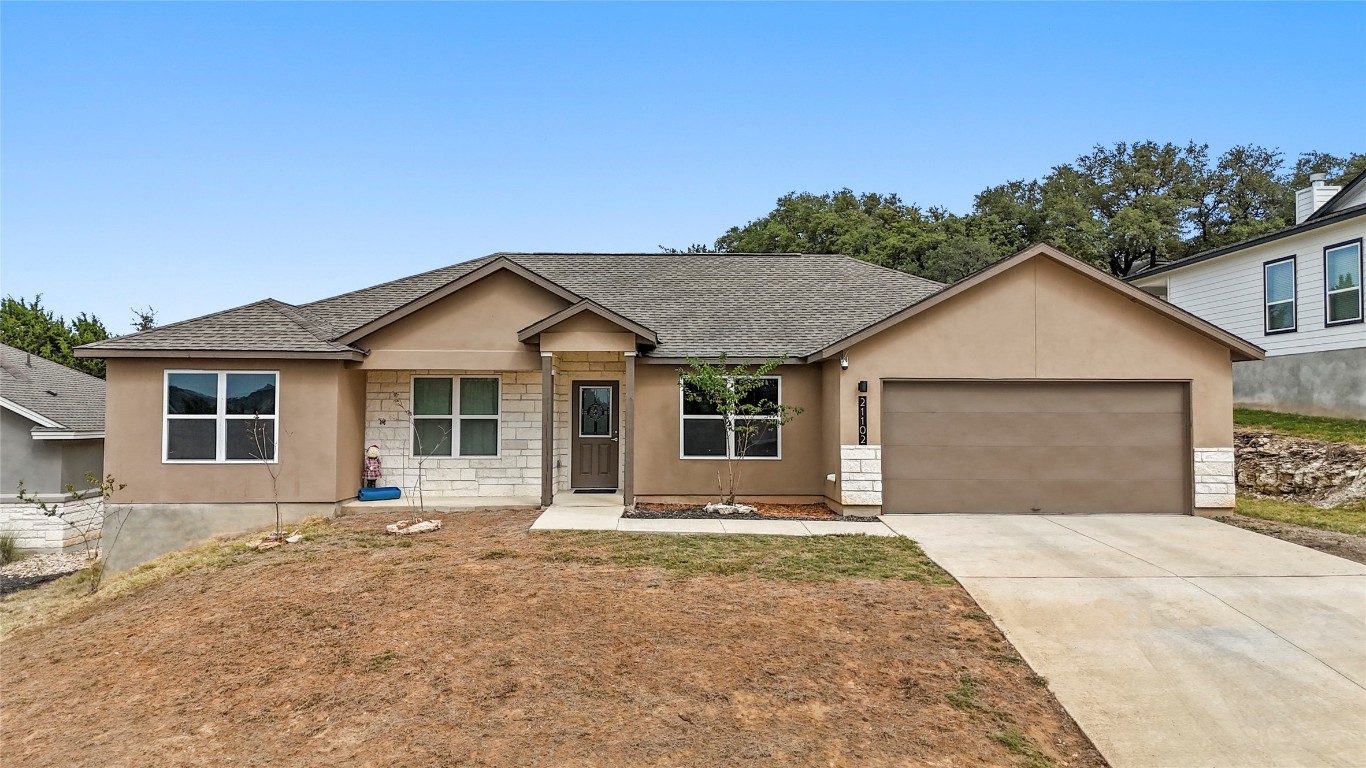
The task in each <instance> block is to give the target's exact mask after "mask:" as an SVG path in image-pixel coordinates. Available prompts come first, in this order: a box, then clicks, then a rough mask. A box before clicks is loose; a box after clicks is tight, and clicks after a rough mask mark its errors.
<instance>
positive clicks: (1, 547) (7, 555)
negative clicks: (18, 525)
mask: <svg viewBox="0 0 1366 768" xmlns="http://www.w3.org/2000/svg"><path fill="white" fill-rule="evenodd" d="M18 559H19V537H18V536H15V535H14V534H12V533H10V532H8V531H5V532H4V533H0V565H9V564H10V563H12V562H14V561H15V560H18Z"/></svg>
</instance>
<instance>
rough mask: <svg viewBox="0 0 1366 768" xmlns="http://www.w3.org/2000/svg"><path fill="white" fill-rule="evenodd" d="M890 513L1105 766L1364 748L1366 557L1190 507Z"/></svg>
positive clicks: (1364, 753) (1244, 761) (1275, 760)
mask: <svg viewBox="0 0 1366 768" xmlns="http://www.w3.org/2000/svg"><path fill="white" fill-rule="evenodd" d="M883 520H884V521H885V522H886V523H887V525H888V526H890V527H891V528H892V530H894V531H896V532H898V533H901V534H903V535H905V536H908V537H910V538H912V539H915V540H916V541H918V542H919V543H920V544H921V546H922V547H924V549H925V552H926V553H927V554H929V556H930V557H931V558H933V559H934V560H935V562H937V563H939V564H940V565H941V566H943V567H944V568H945V569H946V570H948V571H949V572H950V573H952V574H953V575H954V576H955V577H957V579H958V580H959V581H960V582H961V583H962V584H963V586H964V587H966V588H967V590H968V591H969V592H970V593H972V596H973V597H974V598H976V599H977V602H978V603H979V604H981V606H982V608H983V609H984V610H986V612H987V613H989V614H990V615H991V616H992V618H994V619H995V620H996V623H997V624H998V625H999V626H1000V627H1001V629H1002V630H1003V631H1004V632H1005V634H1006V635H1007V637H1009V638H1010V640H1011V642H1012V643H1014V644H1015V647H1016V648H1018V649H1019V651H1020V653H1021V654H1023V655H1024V657H1025V659H1026V660H1027V661H1028V662H1029V664H1030V665H1031V666H1032V667H1033V668H1034V670H1035V671H1036V672H1038V673H1039V674H1041V675H1043V676H1045V677H1047V678H1048V681H1049V687H1050V688H1051V689H1052V690H1053V692H1054V694H1056V695H1057V697H1058V699H1059V701H1061V702H1062V704H1063V706H1065V707H1066V708H1067V711H1068V712H1070V713H1071V714H1072V717H1073V718H1075V719H1076V721H1077V723H1078V724H1080V725H1081V727H1082V729H1083V730H1085V731H1086V733H1087V735H1088V736H1090V737H1091V740H1092V741H1094V742H1095V744H1096V746H1097V747H1098V748H1099V749H1100V751H1101V753H1103V754H1104V755H1105V756H1106V758H1108V759H1109V760H1110V763H1111V765H1112V766H1114V768H1133V767H1136V766H1153V767H1154V768H1186V767H1187V766H1189V767H1191V768H1194V767H1196V766H1199V767H1200V768H1206V767H1212V766H1236V767H1238V768H1242V767H1247V768H1276V767H1277V766H1352V767H1359V766H1366V566H1363V565H1358V564H1356V563H1353V562H1350V561H1348V560H1344V559H1342V558H1338V557H1333V556H1331V555H1325V554H1323V553H1321V552H1315V551H1314V550H1311V549H1306V548H1304V547H1300V546H1297V545H1294V544H1290V543H1287V542H1284V541H1280V540H1278V539H1273V538H1269V537H1266V536H1262V535H1260V534H1256V533H1252V532H1250V531H1245V530H1242V529H1239V528H1234V527H1232V526H1228V525H1224V524H1223V523H1218V522H1215V521H1213V520H1205V519H1201V518H1196V517H1175V516H1155V515H1094V516H1067V517H1061V516H1057V517H1055V516H1037V517H1036V516H1008V515H887V516H884V517H883Z"/></svg>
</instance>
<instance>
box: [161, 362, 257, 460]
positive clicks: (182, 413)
mask: <svg viewBox="0 0 1366 768" xmlns="http://www.w3.org/2000/svg"><path fill="white" fill-rule="evenodd" d="M279 381H280V374H279V373H278V372H276V371H167V372H166V387H165V399H164V410H163V414H164V417H163V420H162V427H163V432H162V446H163V453H162V456H163V458H164V460H165V461H167V462H195V463H205V462H222V463H229V462H244V461H269V462H274V461H276V447H277V446H278V444H279V438H280V420H279V417H278V410H277V409H278V406H279V402H278V393H277V391H276V389H277V385H278V384H279Z"/></svg>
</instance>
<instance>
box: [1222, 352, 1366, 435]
mask: <svg viewBox="0 0 1366 768" xmlns="http://www.w3.org/2000/svg"><path fill="white" fill-rule="evenodd" d="M1233 402H1234V404H1235V405H1237V406H1239V407H1240V408H1261V409H1265V410H1269V411H1283V412H1287V413H1303V414H1308V415H1311V416H1333V417H1336V418H1345V419H1366V347H1361V348H1359V349H1339V350H1332V351H1327V352H1305V353H1303V354H1298V355H1280V356H1279V357H1268V358H1267V359H1265V360H1255V361H1250V362H1245V363H1234V364H1233Z"/></svg>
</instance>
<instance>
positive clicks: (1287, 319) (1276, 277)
mask: <svg viewBox="0 0 1366 768" xmlns="http://www.w3.org/2000/svg"><path fill="white" fill-rule="evenodd" d="M1262 291H1263V299H1264V302H1265V304H1266V332H1267V334H1268V335H1269V334H1273V333H1289V332H1290V331H1293V330H1295V316H1296V315H1295V257H1294V256H1286V257H1285V258H1283V259H1276V260H1275V261H1268V262H1267V263H1265V264H1263V265H1262Z"/></svg>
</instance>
